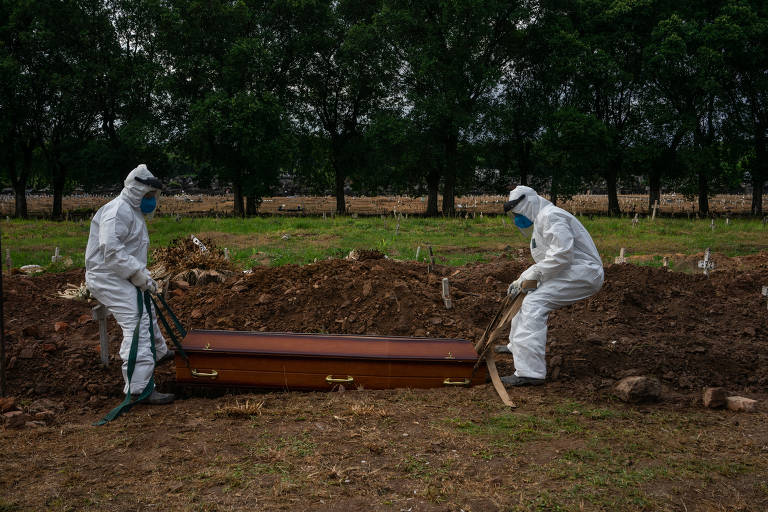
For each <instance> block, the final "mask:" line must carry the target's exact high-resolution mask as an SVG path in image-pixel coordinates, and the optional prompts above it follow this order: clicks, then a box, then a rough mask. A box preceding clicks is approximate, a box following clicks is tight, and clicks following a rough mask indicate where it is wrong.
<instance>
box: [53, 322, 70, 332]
mask: <svg viewBox="0 0 768 512" xmlns="http://www.w3.org/2000/svg"><path fill="white" fill-rule="evenodd" d="M67 329H69V324H68V323H67V322H56V323H55V324H53V330H54V331H56V332H64V331H66V330H67Z"/></svg>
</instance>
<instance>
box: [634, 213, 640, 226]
mask: <svg viewBox="0 0 768 512" xmlns="http://www.w3.org/2000/svg"><path fill="white" fill-rule="evenodd" d="M638 222H640V219H638V217H637V214H635V218H634V219H632V227H633V228H636V227H637V223H638Z"/></svg>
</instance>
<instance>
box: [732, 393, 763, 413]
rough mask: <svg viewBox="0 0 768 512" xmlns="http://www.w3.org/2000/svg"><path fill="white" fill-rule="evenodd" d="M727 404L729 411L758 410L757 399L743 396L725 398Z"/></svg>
mask: <svg viewBox="0 0 768 512" xmlns="http://www.w3.org/2000/svg"><path fill="white" fill-rule="evenodd" d="M725 404H726V406H727V407H728V410H729V411H735V412H754V411H755V410H757V400H752V399H751V398H746V397H743V396H729V397H728V398H726V399H725Z"/></svg>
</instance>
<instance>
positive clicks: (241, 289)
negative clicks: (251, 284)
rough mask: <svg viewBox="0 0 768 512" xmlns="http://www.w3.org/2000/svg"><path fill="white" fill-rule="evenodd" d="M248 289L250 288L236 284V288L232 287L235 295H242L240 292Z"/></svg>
mask: <svg viewBox="0 0 768 512" xmlns="http://www.w3.org/2000/svg"><path fill="white" fill-rule="evenodd" d="M247 289H248V287H247V286H243V285H242V284H236V285H235V286H233V287H232V291H233V292H235V293H240V292H242V291H245V290H247Z"/></svg>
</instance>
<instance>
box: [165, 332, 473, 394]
mask: <svg viewBox="0 0 768 512" xmlns="http://www.w3.org/2000/svg"><path fill="white" fill-rule="evenodd" d="M182 346H183V347H184V351H185V352H186V353H187V356H188V357H189V366H187V364H186V362H185V361H184V359H183V357H182V356H181V354H180V353H179V351H177V352H176V381H177V382H178V383H183V384H198V385H206V386H232V387H255V388H280V389H286V390H292V389H305V390H330V389H333V388H334V387H335V386H337V385H339V384H342V385H344V386H345V387H347V388H363V389H391V388H433V387H441V386H471V385H473V384H482V383H484V382H485V379H486V369H485V367H484V366H482V367H480V368H478V369H477V370H476V371H475V373H474V375H473V373H472V372H473V367H474V365H475V363H476V362H477V353H476V352H475V349H474V347H473V345H472V343H471V342H469V341H467V340H461V339H430V338H405V337H397V336H355V335H343V334H292V333H265V332H238V331H206V330H192V331H190V332H189V333H187V336H186V337H185V338H184V340H183V342H182Z"/></svg>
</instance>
